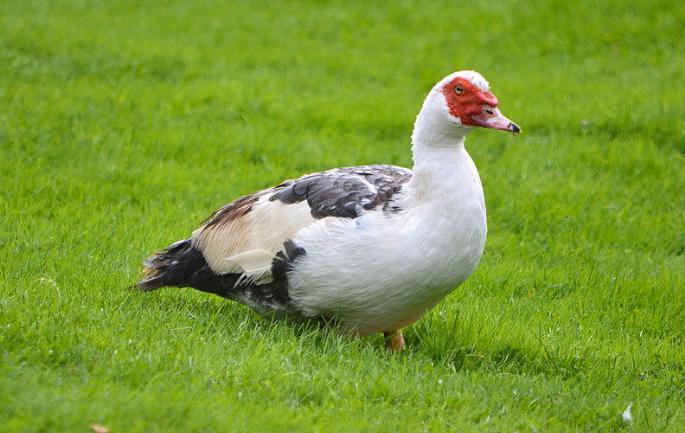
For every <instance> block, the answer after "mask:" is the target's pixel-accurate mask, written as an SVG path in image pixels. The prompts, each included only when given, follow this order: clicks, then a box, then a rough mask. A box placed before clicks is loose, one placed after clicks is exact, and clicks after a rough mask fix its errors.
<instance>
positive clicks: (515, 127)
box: [509, 122, 521, 134]
mask: <svg viewBox="0 0 685 433" xmlns="http://www.w3.org/2000/svg"><path fill="white" fill-rule="evenodd" d="M509 130H510V131H511V132H513V133H514V134H518V133H519V132H521V128H519V126H518V125H517V124H515V123H514V122H509Z"/></svg>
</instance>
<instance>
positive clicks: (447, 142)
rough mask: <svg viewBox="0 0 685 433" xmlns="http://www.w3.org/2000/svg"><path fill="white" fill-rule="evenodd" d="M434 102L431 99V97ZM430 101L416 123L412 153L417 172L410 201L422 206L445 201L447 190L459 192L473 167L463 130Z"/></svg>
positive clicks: (409, 186)
mask: <svg viewBox="0 0 685 433" xmlns="http://www.w3.org/2000/svg"><path fill="white" fill-rule="evenodd" d="M429 99H430V96H429ZM428 102H429V101H428V100H427V101H426V103H425V104H424V106H423V108H422V110H421V112H420V113H419V115H418V116H417V118H416V122H415V123H414V132H413V133H412V153H413V159H414V169H413V175H412V180H411V182H410V183H409V185H408V190H409V198H410V200H412V201H413V202H417V201H418V202H421V201H425V200H427V199H430V198H431V197H437V198H439V196H440V195H442V196H443V198H444V193H445V191H446V190H449V189H455V188H459V186H460V184H461V183H463V182H464V181H465V179H464V175H467V177H468V176H470V173H465V171H470V169H469V167H470V166H472V165H473V162H472V161H471V158H470V157H469V156H468V153H466V150H465V149H464V135H463V130H460V129H461V128H459V127H458V125H454V124H451V123H449V122H447V121H445V117H444V116H443V115H442V113H440V112H437V111H436V110H439V109H440V108H439V106H437V105H436V104H429V103H428Z"/></svg>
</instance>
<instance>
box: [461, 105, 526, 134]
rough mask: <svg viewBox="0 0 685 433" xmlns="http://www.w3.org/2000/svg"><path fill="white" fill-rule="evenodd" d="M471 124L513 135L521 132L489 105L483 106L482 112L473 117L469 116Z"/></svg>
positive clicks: (515, 125)
mask: <svg viewBox="0 0 685 433" xmlns="http://www.w3.org/2000/svg"><path fill="white" fill-rule="evenodd" d="M471 119H472V120H473V122H474V123H475V124H476V125H478V126H480V127H483V128H489V129H497V130H500V131H509V132H511V133H513V134H518V133H519V132H521V128H519V126H518V125H517V124H515V123H514V122H512V121H511V120H509V119H507V117H506V116H505V115H504V114H502V112H501V111H499V108H497V107H492V106H490V105H484V106H483V110H482V111H481V112H480V113H479V114H477V115H474V116H471Z"/></svg>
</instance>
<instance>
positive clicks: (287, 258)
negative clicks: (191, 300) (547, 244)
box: [136, 71, 519, 350]
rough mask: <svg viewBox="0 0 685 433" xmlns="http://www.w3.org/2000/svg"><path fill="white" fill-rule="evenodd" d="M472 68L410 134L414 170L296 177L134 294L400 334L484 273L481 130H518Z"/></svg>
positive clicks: (215, 223) (229, 213) (220, 220)
mask: <svg viewBox="0 0 685 433" xmlns="http://www.w3.org/2000/svg"><path fill="white" fill-rule="evenodd" d="M497 104H498V102H497V98H496V97H495V96H494V95H493V94H492V93H491V92H490V89H489V85H488V82H487V81H485V79H484V78H483V77H482V76H481V75H480V74H478V73H477V72H473V71H460V72H455V73H453V74H451V75H449V76H447V77H445V78H443V79H442V80H440V82H438V83H437V84H436V85H435V86H434V87H433V89H432V90H431V91H430V93H429V94H428V96H427V97H426V100H425V101H424V103H423V107H422V109H421V112H420V113H419V115H418V116H417V118H416V122H415V124H414V132H413V134H412V145H413V146H412V151H413V156H414V169H413V171H412V170H408V169H405V168H401V167H395V166H389V165H371V166H362V167H349V168H339V169H333V170H329V171H323V172H320V173H314V174H309V175H306V176H303V177H301V178H299V179H296V180H288V181H285V182H283V183H281V184H280V185H277V186H275V187H273V188H270V189H267V190H263V191H259V192H256V193H254V194H252V195H247V196H243V197H241V198H239V199H237V200H236V201H234V202H232V203H229V204H227V205H226V206H224V207H222V208H220V209H219V210H218V211H216V212H215V213H214V214H213V215H212V216H211V217H210V218H209V219H208V221H207V222H206V223H205V224H203V225H202V226H201V227H200V228H198V229H197V230H195V231H194V232H193V234H192V236H191V237H190V238H189V239H185V240H182V241H178V242H176V243H174V244H172V245H170V246H169V247H167V248H166V249H164V250H163V251H161V252H159V253H157V254H155V255H153V256H152V257H150V258H148V259H147V260H146V261H145V264H144V270H143V274H144V276H143V279H142V280H141V281H140V282H138V283H137V285H136V287H137V288H139V289H141V290H144V291H149V290H154V289H157V288H159V287H162V286H177V287H193V288H195V289H198V290H202V291H205V292H210V293H215V294H217V295H219V296H222V297H225V298H229V299H233V300H236V301H239V302H242V303H244V304H246V305H248V306H249V307H251V308H253V309H254V310H257V311H258V312H260V313H275V314H276V315H278V316H287V317H295V318H307V319H308V318H312V319H322V320H325V321H331V322H335V323H336V324H338V325H339V326H340V327H341V328H342V329H343V330H344V331H346V332H349V333H352V334H357V335H369V334H373V333H377V332H384V333H385V336H386V345H387V346H388V347H389V348H390V349H392V350H400V349H402V348H403V347H404V340H403V337H402V333H401V329H402V328H403V327H406V326H408V325H410V324H412V323H414V322H415V321H416V320H418V319H419V318H420V317H421V316H423V315H424V314H425V313H426V311H428V310H429V309H430V308H432V307H433V306H434V305H435V304H436V303H438V302H439V301H440V300H441V299H442V298H443V297H445V295H447V294H448V293H449V292H450V291H452V290H454V288H455V287H457V286H458V285H459V284H461V283H462V282H464V280H466V279H467V278H468V277H469V276H470V275H471V274H472V273H473V272H474V270H475V269H476V266H477V265H478V262H479V260H480V257H481V254H482V253H483V246H484V245H485V235H486V231H487V224H486V217H485V203H484V199H483V189H482V186H481V182H480V178H479V176H478V171H477V170H476V166H475V165H474V163H473V161H472V160H471V157H470V156H469V154H468V153H467V152H466V149H464V137H465V136H466V135H467V134H468V133H469V132H470V131H471V130H472V129H473V128H474V127H484V128H490V129H499V130H503V131H510V132H513V133H517V132H519V127H518V126H517V125H516V124H514V123H513V122H511V121H510V120H509V119H507V118H506V117H504V116H503V115H502V114H501V113H500V111H499V109H498V108H497Z"/></svg>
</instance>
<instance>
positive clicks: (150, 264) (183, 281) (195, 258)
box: [135, 239, 207, 292]
mask: <svg viewBox="0 0 685 433" xmlns="http://www.w3.org/2000/svg"><path fill="white" fill-rule="evenodd" d="M206 266H207V262H206V261H205V259H204V257H203V256H202V253H201V252H200V251H198V250H197V249H195V248H194V247H193V246H192V244H191V241H190V239H185V240H182V241H178V242H175V243H173V244H171V245H169V246H168V247H167V248H165V249H164V250H162V251H160V252H158V253H156V254H154V255H153V256H150V257H148V258H147V259H145V262H144V263H143V278H142V279H141V280H140V281H138V283H136V286H135V287H136V288H137V289H140V290H142V291H145V292H148V291H150V290H155V289H158V288H160V287H164V286H175V287H185V286H188V285H189V284H190V280H191V277H192V276H193V274H195V273H196V272H197V271H199V270H200V269H202V268H203V267H206Z"/></svg>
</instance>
